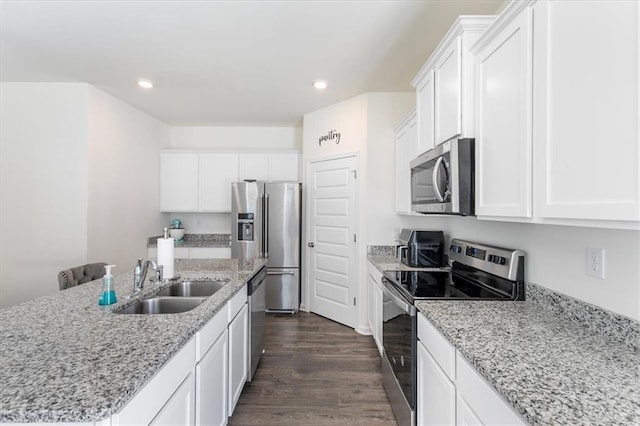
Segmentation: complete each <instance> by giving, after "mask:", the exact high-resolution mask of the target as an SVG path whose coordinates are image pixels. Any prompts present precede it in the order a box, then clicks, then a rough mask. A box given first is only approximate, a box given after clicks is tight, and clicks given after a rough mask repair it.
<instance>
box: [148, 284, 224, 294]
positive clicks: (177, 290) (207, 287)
mask: <svg viewBox="0 0 640 426" xmlns="http://www.w3.org/2000/svg"><path fill="white" fill-rule="evenodd" d="M228 282H229V281H228V280H227V281H183V282H180V283H175V284H172V285H171V286H169V287H167V288H165V289H164V290H162V291H160V292H159V293H158V296H173V297H209V296H211V295H212V294H214V293H215V292H216V291H218V290H220V289H221V288H222V287H224V286H225V285H226V284H227V283H228Z"/></svg>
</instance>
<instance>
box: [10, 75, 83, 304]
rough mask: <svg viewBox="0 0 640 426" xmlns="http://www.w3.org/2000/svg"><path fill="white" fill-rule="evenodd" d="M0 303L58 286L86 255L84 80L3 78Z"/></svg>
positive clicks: (20, 300)
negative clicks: (63, 272) (63, 273)
mask: <svg viewBox="0 0 640 426" xmlns="http://www.w3.org/2000/svg"><path fill="white" fill-rule="evenodd" d="M0 102H1V110H0V129H1V131H0V150H1V152H2V155H1V167H0V169H1V178H0V185H1V190H0V194H1V195H0V196H1V200H0V208H1V210H0V235H1V238H0V241H1V246H0V250H1V251H0V270H1V275H0V306H2V307H6V306H10V305H13V304H16V303H19V302H23V301H26V300H29V299H33V298H35V297H38V296H43V295H47V294H53V293H56V292H57V291H58V279H57V274H58V272H59V271H60V270H61V269H63V268H64V267H69V266H76V265H80V264H83V263H85V260H86V255H87V176H88V164H87V161H86V159H87V134H88V127H87V126H88V124H87V111H88V109H87V107H88V93H87V85H86V84H76V83H1V84H0Z"/></svg>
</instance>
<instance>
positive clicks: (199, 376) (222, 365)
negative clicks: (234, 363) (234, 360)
mask: <svg viewBox="0 0 640 426" xmlns="http://www.w3.org/2000/svg"><path fill="white" fill-rule="evenodd" d="M228 342H229V332H228V331H227V329H226V328H225V329H224V331H223V332H222V334H221V335H220V336H219V337H218V340H217V341H216V342H215V343H214V344H213V346H212V347H211V348H210V349H209V351H208V352H207V353H206V354H205V355H204V356H203V357H202V359H201V360H200V362H199V363H198V364H197V365H196V424H197V425H225V424H227V418H228V414H227V413H228V412H227V408H228V407H227V380H228V377H227V368H228V359H227V357H228V347H229V345H228Z"/></svg>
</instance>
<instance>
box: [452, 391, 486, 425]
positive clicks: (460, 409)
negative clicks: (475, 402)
mask: <svg viewBox="0 0 640 426" xmlns="http://www.w3.org/2000/svg"><path fill="white" fill-rule="evenodd" d="M456 425H458V426H481V425H482V422H481V421H480V419H479V418H478V416H476V413H474V412H473V410H472V409H471V408H470V407H469V405H468V404H467V401H465V400H464V398H462V396H460V395H459V394H458V396H457V397H456Z"/></svg>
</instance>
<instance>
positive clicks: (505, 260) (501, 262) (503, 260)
mask: <svg viewBox="0 0 640 426" xmlns="http://www.w3.org/2000/svg"><path fill="white" fill-rule="evenodd" d="M498 261H499V262H500V264H501V265H504V264H505V263H507V259H505V258H504V257H500V258H498Z"/></svg>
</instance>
